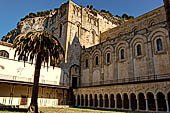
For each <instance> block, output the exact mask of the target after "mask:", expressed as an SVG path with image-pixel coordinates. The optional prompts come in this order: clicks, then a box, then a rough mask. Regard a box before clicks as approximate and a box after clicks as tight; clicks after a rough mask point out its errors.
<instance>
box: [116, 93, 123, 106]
mask: <svg viewBox="0 0 170 113" xmlns="http://www.w3.org/2000/svg"><path fill="white" fill-rule="evenodd" d="M116 101H117V108H122V97H121V95H120V93H118V94H117V95H116Z"/></svg>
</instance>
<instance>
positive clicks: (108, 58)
mask: <svg viewBox="0 0 170 113" xmlns="http://www.w3.org/2000/svg"><path fill="white" fill-rule="evenodd" d="M106 56H107V63H110V53H107V55H106Z"/></svg>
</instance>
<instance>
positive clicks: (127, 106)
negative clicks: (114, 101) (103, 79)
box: [123, 93, 129, 109]
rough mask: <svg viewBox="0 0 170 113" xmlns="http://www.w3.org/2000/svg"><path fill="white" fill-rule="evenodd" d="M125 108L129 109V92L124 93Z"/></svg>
mask: <svg viewBox="0 0 170 113" xmlns="http://www.w3.org/2000/svg"><path fill="white" fill-rule="evenodd" d="M123 108H124V109H129V98H128V94H127V93H124V94H123Z"/></svg>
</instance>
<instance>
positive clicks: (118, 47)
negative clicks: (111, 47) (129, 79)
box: [115, 41, 128, 60]
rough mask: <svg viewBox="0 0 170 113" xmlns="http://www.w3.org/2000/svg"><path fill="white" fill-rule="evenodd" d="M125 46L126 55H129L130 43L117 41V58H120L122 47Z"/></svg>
mask: <svg viewBox="0 0 170 113" xmlns="http://www.w3.org/2000/svg"><path fill="white" fill-rule="evenodd" d="M121 48H124V49H125V57H128V55H127V54H128V51H127V50H128V49H127V48H128V43H127V42H126V41H120V42H119V43H117V45H116V47H115V52H116V60H119V58H120V54H119V53H120V49H121Z"/></svg>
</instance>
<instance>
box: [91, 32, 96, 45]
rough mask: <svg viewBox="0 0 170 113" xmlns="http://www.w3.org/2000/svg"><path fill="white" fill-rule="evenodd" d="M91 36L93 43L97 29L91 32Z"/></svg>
mask: <svg viewBox="0 0 170 113" xmlns="http://www.w3.org/2000/svg"><path fill="white" fill-rule="evenodd" d="M91 38H92V41H93V43H95V31H92V32H91Z"/></svg>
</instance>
